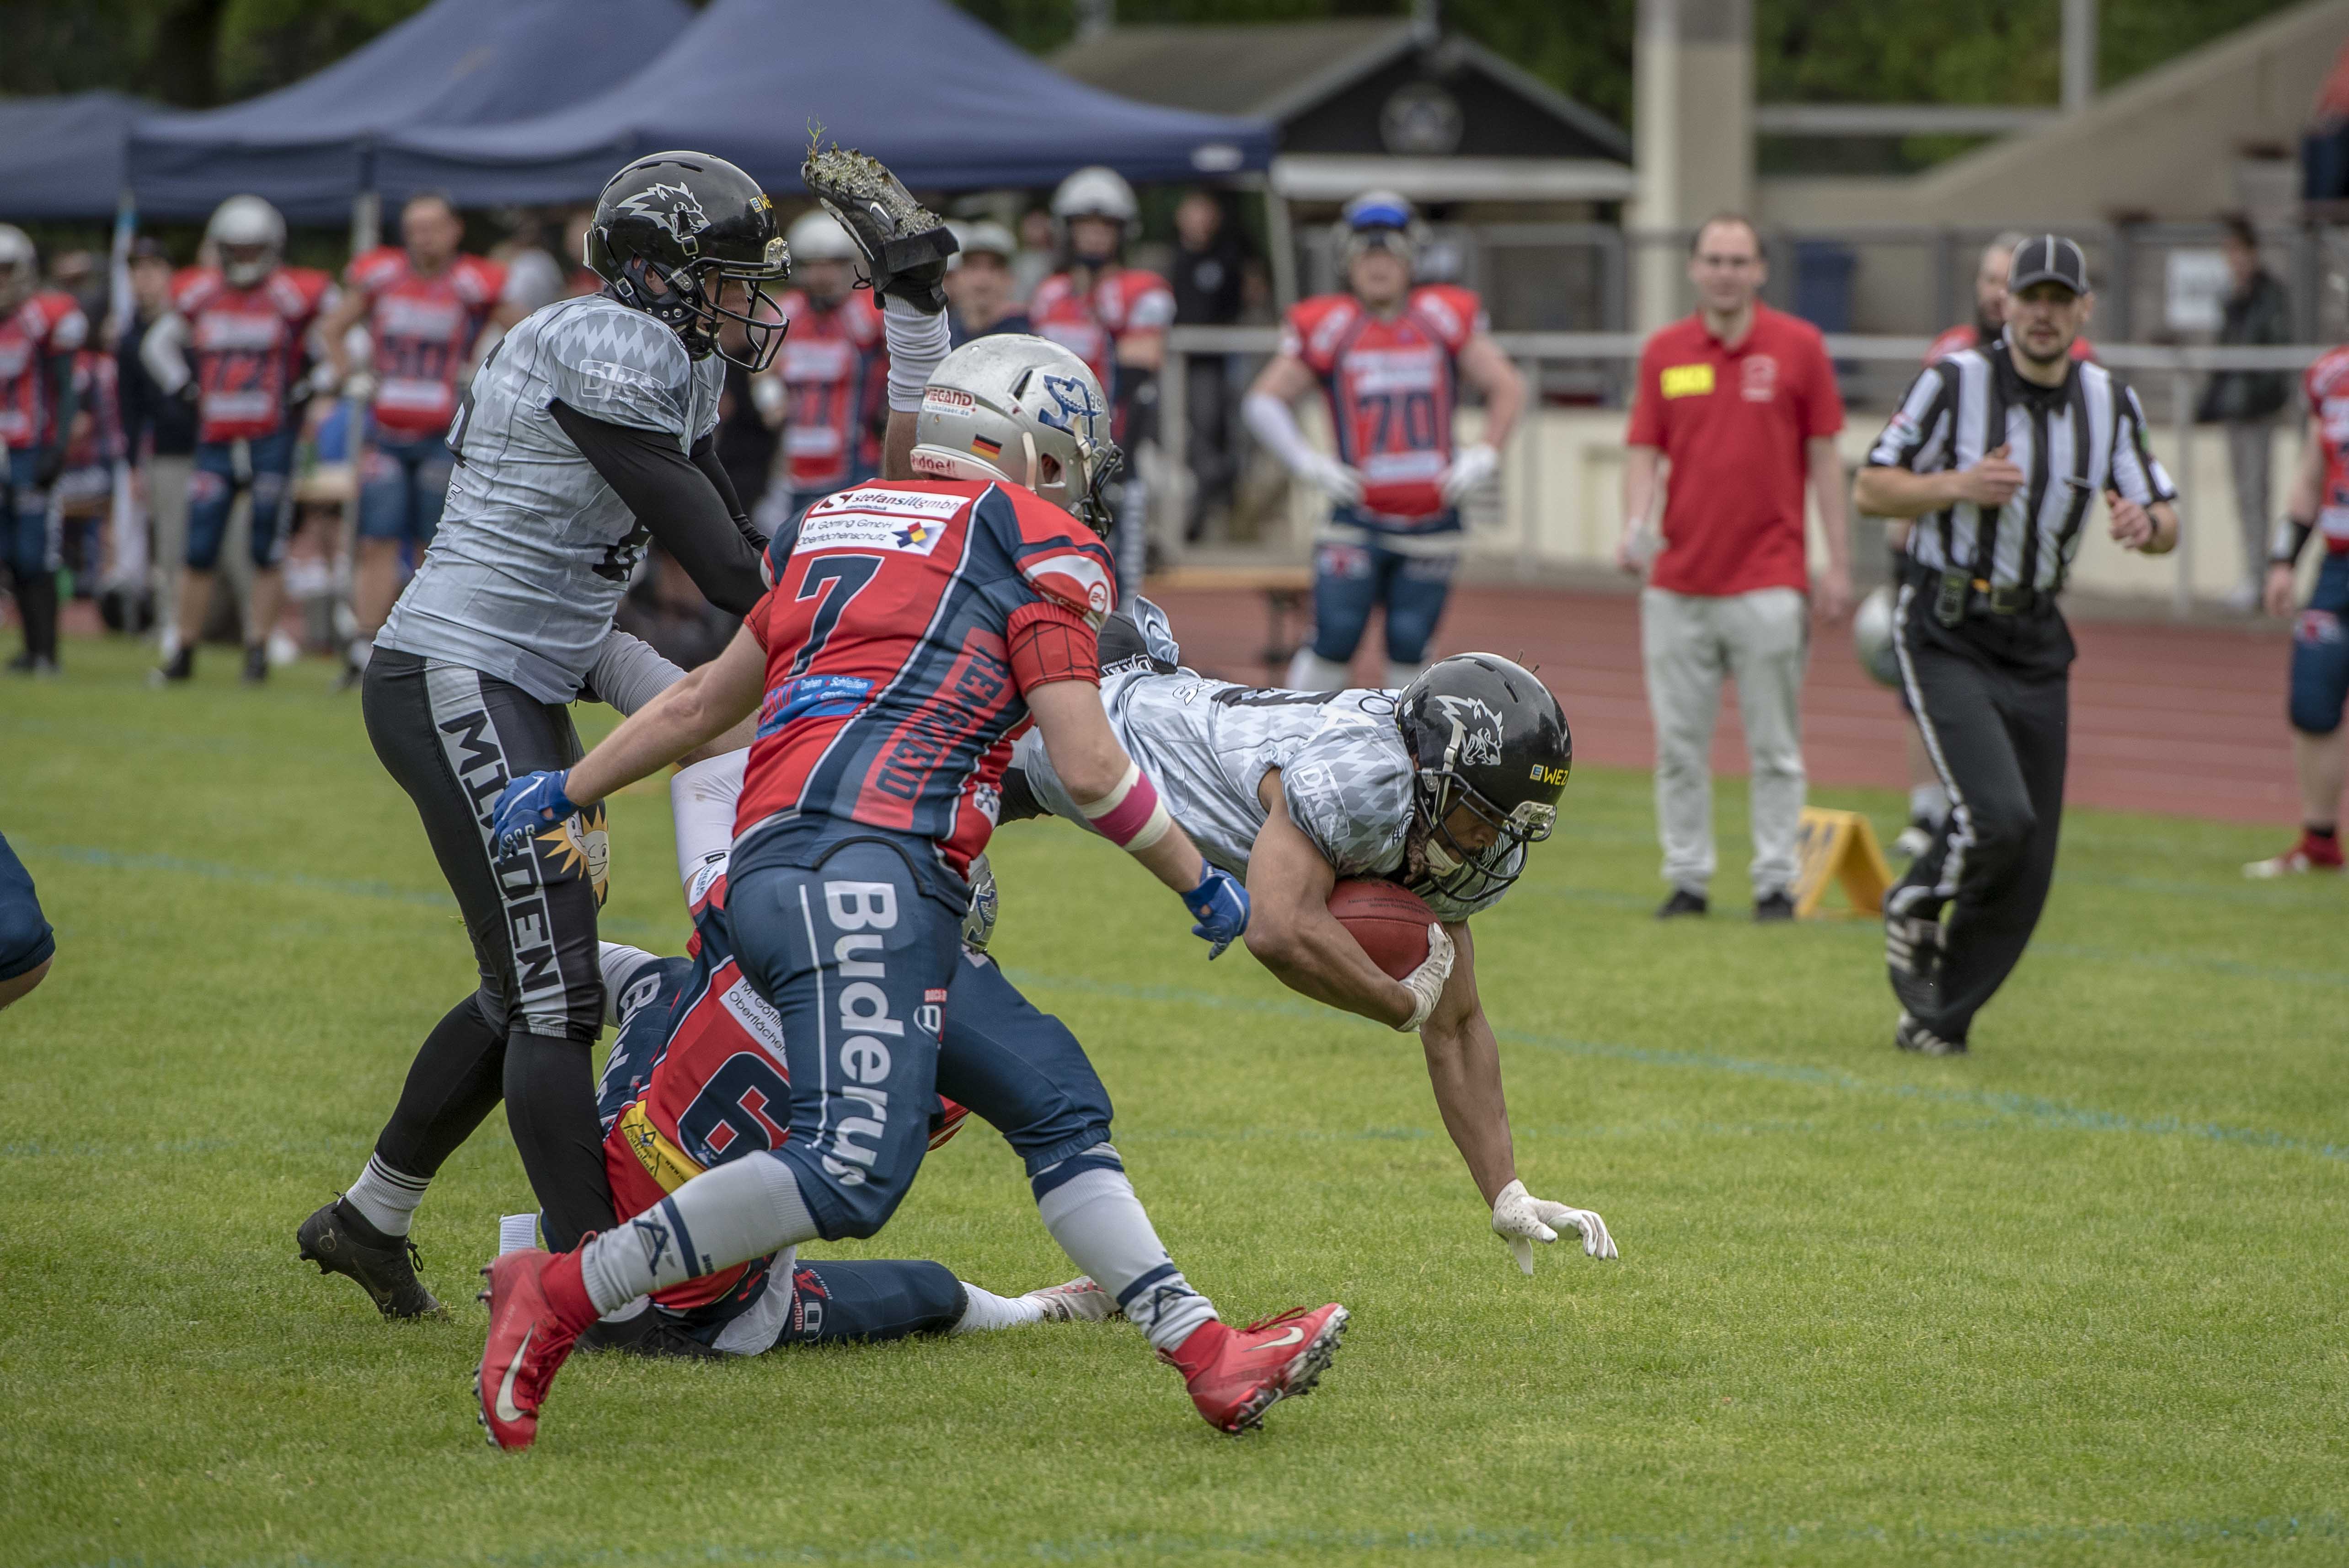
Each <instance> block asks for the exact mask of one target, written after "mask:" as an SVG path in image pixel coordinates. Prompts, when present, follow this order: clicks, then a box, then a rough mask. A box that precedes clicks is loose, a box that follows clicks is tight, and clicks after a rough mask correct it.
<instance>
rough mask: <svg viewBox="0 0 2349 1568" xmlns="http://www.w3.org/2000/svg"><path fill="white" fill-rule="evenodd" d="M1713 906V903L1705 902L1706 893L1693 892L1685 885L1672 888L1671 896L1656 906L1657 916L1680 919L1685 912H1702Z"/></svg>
mask: <svg viewBox="0 0 2349 1568" xmlns="http://www.w3.org/2000/svg"><path fill="white" fill-rule="evenodd" d="M1711 907H1712V905H1710V904H1708V903H1705V899H1704V894H1702V893H1701V892H1689V890H1688V889H1686V888H1684V887H1676V888H1674V889H1672V896H1671V897H1670V898H1668V899H1666V900H1664V902H1663V903H1660V904H1658V905H1657V906H1656V918H1657V919H1658V920H1678V919H1679V918H1680V917H1681V916H1682V915H1684V914H1702V913H1705V911H1707V910H1708V909H1710V908H1711Z"/></svg>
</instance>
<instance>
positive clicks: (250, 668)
mask: <svg viewBox="0 0 2349 1568" xmlns="http://www.w3.org/2000/svg"><path fill="white" fill-rule="evenodd" d="M204 241H205V242H206V243H207V244H209V245H210V246H211V247H212V250H213V252H214V253H216V254H217V255H218V257H219V263H218V264H217V265H214V266H208V267H191V268H190V269H189V270H188V271H187V272H185V273H181V275H180V276H179V277H178V278H177V279H176V280H174V282H173V284H172V285H171V314H170V315H166V316H164V317H163V319H162V320H160V321H159V322H157V323H156V324H155V325H154V326H153V327H152V328H150V330H149V332H148V334H147V335H146V336H145V338H143V339H142V340H140V346H139V353H140V360H141V362H142V363H143V364H144V365H145V366H147V371H148V374H149V375H150V376H152V377H154V378H155V385H156V386H157V387H160V388H161V389H162V391H163V393H164V394H165V395H166V396H167V397H168V396H171V395H174V394H176V395H178V396H181V397H187V398H190V399H191V400H192V401H193V402H194V403H195V405H196V414H197V428H196V463H195V471H194V473H193V474H192V475H191V478H190V479H189V481H188V557H187V567H186V570H185V571H183V572H181V574H180V604H179V612H178V618H177V619H176V621H175V622H174V623H173V624H174V625H175V626H177V628H178V629H179V636H180V638H181V641H180V642H179V645H177V646H176V647H171V648H166V649H165V650H164V651H163V665H162V667H161V668H160V669H159V670H157V671H156V672H155V677H154V678H155V679H156V680H157V681H158V682H159V683H166V684H168V683H176V682H180V681H185V680H187V679H189V678H191V676H193V675H194V674H195V660H196V634H197V629H198V628H199V627H200V626H201V625H202V622H203V614H204V607H205V606H206V605H207V604H209V603H212V579H213V575H214V573H215V572H216V571H217V569H218V568H219V566H220V553H221V546H222V543H223V542H225V541H226V539H227V537H228V521H229V511H230V509H231V508H233V506H234V505H235V504H236V497H237V492H238V491H239V490H250V491H251V492H252V496H253V512H252V527H253V536H252V541H251V548H252V556H253V593H252V602H251V603H248V604H247V605H246V606H245V623H244V678H245V679H246V680H247V681H262V680H265V679H267V678H268V676H269V634H270V631H271V629H272V628H273V627H274V626H275V625H276V624H277V612H278V611H279V610H280V609H281V608H283V607H284V604H285V583H284V580H283V576H282V574H281V573H280V572H279V569H278V562H279V560H280V558H281V557H282V556H283V555H284V553H285V534H286V531H287V529H288V525H289V524H290V523H291V521H292V519H293V513H294V482H293V481H294V446H295V440H296V439H297V438H299V437H300V435H301V433H302V411H303V409H304V407H305V406H306V404H307V402H308V400H309V397H310V375H309V371H310V366H311V362H312V359H313V357H314V353H313V351H314V348H315V343H314V335H313V333H312V331H311V329H312V328H313V327H314V326H316V325H317V321H318V317H319V315H320V313H322V312H324V311H326V310H330V309H332V308H333V306H334V304H335V299H336V294H335V284H334V280H333V279H332V278H329V277H328V276H327V275H326V273H322V272H319V271H318V270H317V269H316V268H315V267H289V266H287V265H285V260H284V258H285V219H284V218H283V217H281V216H279V214H278V211H277V209H276V208H274V207H273V206H271V205H270V204H269V203H268V202H266V201H263V200H262V199H261V198H260V197H258V196H232V197H230V198H229V199H228V200H227V201H223V202H222V203H221V204H220V206H219V207H218V208H217V209H215V210H214V211H213V212H212V221H211V222H209V223H207V224H206V225H205V228H204Z"/></svg>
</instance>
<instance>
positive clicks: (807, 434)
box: [752, 208, 889, 528]
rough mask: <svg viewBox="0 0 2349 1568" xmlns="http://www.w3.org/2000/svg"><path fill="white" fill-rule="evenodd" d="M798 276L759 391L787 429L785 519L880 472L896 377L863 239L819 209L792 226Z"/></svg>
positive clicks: (785, 300)
mask: <svg viewBox="0 0 2349 1568" xmlns="http://www.w3.org/2000/svg"><path fill="white" fill-rule="evenodd" d="M789 243H790V245H791V248H792V279H793V281H794V282H795V283H797V284H798V285H799V286H798V287H797V288H794V289H792V291H791V293H789V294H785V295H783V296H782V298H781V300H779V301H777V302H776V304H778V306H779V307H780V308H781V311H782V314H783V319H784V320H785V321H788V322H789V323H791V331H790V333H789V335H787V336H785V337H784V339H783V349H782V353H781V354H780V355H779V356H776V359H775V364H774V366H773V368H772V369H771V370H769V371H768V373H767V374H766V375H765V376H762V377H760V378H759V380H758V382H757V383H755V384H754V386H753V388H752V392H753V395H754V396H755V397H758V398H759V399H760V402H761V407H762V411H764V412H766V413H767V415H768V417H769V418H771V419H780V420H781V423H782V427H783V475H784V481H785V482H784V493H782V494H781V495H779V496H777V497H776V505H777V506H778V507H780V508H781V511H780V513H778V514H775V515H774V517H773V521H774V522H775V525H776V526H777V527H779V528H780V527H781V526H782V525H783V524H784V523H786V522H788V521H790V520H792V519H793V518H796V517H798V516H799V515H800V514H801V513H802V512H803V511H807V509H808V508H809V507H811V506H813V505H814V504H815V503H816V502H817V501H819V500H823V498H824V497H825V496H828V495H830V494H832V493H833V491H834V490H845V489H847V488H848V487H849V486H850V485H853V484H862V483H863V482H864V480H869V479H871V478H872V477H873V476H874V474H876V473H878V472H880V470H881V428H882V426H883V425H884V424H885V422H886V419H887V417H888V409H887V407H885V404H884V402H883V398H882V389H883V388H884V387H885V386H886V384H887V382H888V377H889V351H888V349H887V347H886V346H885V344H884V341H883V330H882V322H881V307H880V305H879V304H876V303H875V301H874V296H873V294H871V293H870V292H869V291H867V290H864V289H860V288H858V287H857V286H856V271H855V264H854V263H855V257H856V242H855V241H854V240H852V239H850V238H849V236H848V231H847V230H845V229H843V228H842V227H841V226H840V223H839V221H838V220H836V219H835V218H833V216H832V214H831V213H829V212H826V211H823V209H822V208H817V209H815V210H814V211H810V212H808V213H806V214H804V215H803V216H802V217H801V218H800V219H799V220H798V221H796V222H793V223H792V228H791V233H790V236H789Z"/></svg>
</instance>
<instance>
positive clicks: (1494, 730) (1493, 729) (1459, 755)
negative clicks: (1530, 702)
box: [1435, 696, 1501, 763]
mask: <svg viewBox="0 0 2349 1568" xmlns="http://www.w3.org/2000/svg"><path fill="white" fill-rule="evenodd" d="M1435 706H1436V707H1440V708H1442V709H1443V710H1444V717H1446V718H1448V719H1450V720H1451V721H1452V745H1451V747H1450V748H1449V749H1450V750H1451V752H1452V755H1453V756H1454V758H1456V759H1458V760H1459V761H1462V762H1467V763H1485V762H1498V761H1499V760H1500V759H1501V714H1500V710H1499V709H1497V708H1495V707H1493V706H1492V705H1491V704H1490V703H1487V702H1483V701H1480V700H1478V699H1477V698H1475V697H1473V696H1438V697H1437V698H1436V699H1435Z"/></svg>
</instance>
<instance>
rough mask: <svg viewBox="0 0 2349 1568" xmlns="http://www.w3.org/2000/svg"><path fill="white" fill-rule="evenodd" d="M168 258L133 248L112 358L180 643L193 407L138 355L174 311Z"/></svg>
mask: <svg viewBox="0 0 2349 1568" xmlns="http://www.w3.org/2000/svg"><path fill="white" fill-rule="evenodd" d="M171 276H172V267H171V257H170V256H169V255H168V254H166V253H165V252H164V250H163V247H162V245H161V244H160V242H157V241H155V240H152V239H140V240H139V241H138V242H135V243H134V244H132V246H131V247H130V296H131V303H132V309H131V315H130V322H129V327H128V328H127V329H126V330H125V331H124V333H123V335H122V341H121V342H119V343H118V344H116V345H115V348H114V353H115V365H116V381H117V385H118V386H119V388H120V392H121V397H122V439H123V445H124V447H125V448H126V449H127V450H128V451H129V454H130V461H131V464H132V472H133V475H134V480H133V482H134V484H135V486H136V488H137V490H138V492H139V494H140V496H141V497H142V499H144V500H145V501H146V503H147V518H148V521H149V523H150V525H151V526H152V527H153V529H154V539H153V542H152V545H151V548H150V552H149V555H148V560H149V562H150V568H149V571H150V593H151V594H152V596H153V604H154V613H155V614H157V615H158V616H160V618H161V620H162V623H163V626H164V634H165V635H166V636H167V637H170V638H171V639H172V640H173V641H175V642H176V641H177V640H178V636H179V632H178V624H177V619H176V616H177V605H178V603H179V596H180V568H181V560H182V559H183V558H184V557H185V556H186V554H187V552H188V477H189V475H190V474H191V473H192V472H194V470H195V453H196V406H195V404H194V403H192V402H191V401H190V400H189V399H187V398H185V397H171V396H170V395H169V394H167V393H166V392H164V390H163V389H162V387H159V386H157V385H156V383H155V376H154V373H153V372H152V371H150V370H149V369H148V368H147V366H146V364H145V362H144V361H142V360H141V359H140V356H139V350H140V345H141V344H142V343H143V342H144V341H145V339H146V336H147V333H148V329H149V328H150V327H152V326H153V325H155V324H156V323H157V322H159V321H160V320H162V319H163V317H164V315H166V314H167V313H169V312H170V310H171ZM130 624H134V625H135V624H137V623H136V621H135V619H134V620H132V621H131V623H130ZM190 635H191V636H192V635H193V633H191V634H190Z"/></svg>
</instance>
